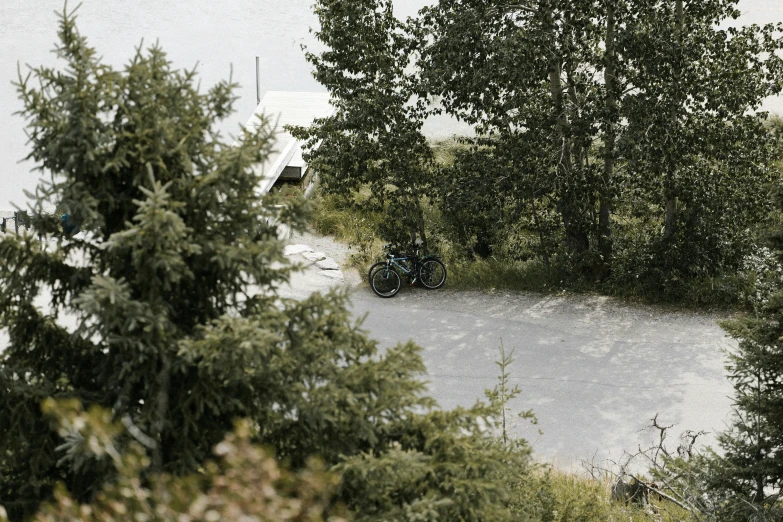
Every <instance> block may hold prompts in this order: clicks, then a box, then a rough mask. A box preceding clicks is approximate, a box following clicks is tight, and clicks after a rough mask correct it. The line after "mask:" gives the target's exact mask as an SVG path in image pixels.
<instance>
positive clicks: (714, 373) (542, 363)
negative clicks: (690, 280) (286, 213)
mask: <svg viewBox="0 0 783 522" xmlns="http://www.w3.org/2000/svg"><path fill="white" fill-rule="evenodd" d="M352 302H353V311H354V313H355V314H356V316H357V317H365V319H364V327H365V328H366V329H367V331H368V332H369V334H370V335H371V336H372V337H373V338H375V339H376V340H378V341H379V343H380V344H381V346H384V347H388V346H392V345H394V344H396V343H398V342H402V341H407V340H408V339H412V340H414V341H415V342H416V343H418V344H419V345H421V346H422V347H423V352H422V355H423V357H424V360H425V363H426V365H427V368H428V370H429V387H430V391H431V393H432V395H433V396H434V397H435V398H436V399H437V400H438V402H439V404H440V405H441V406H442V407H444V408H453V407H455V406H469V405H471V404H473V403H474V402H475V401H476V400H478V399H481V398H483V396H484V393H483V392H484V390H485V389H486V388H491V387H493V386H494V385H495V384H496V382H497V378H498V375H499V368H498V366H497V364H496V361H497V360H499V359H500V351H499V347H500V343H501V340H502V342H503V344H504V346H505V348H506V351H507V352H508V351H510V350H511V349H514V352H513V358H514V362H513V364H512V365H511V366H510V367H509V373H510V375H511V377H510V380H511V382H512V384H516V385H519V387H520V388H521V389H522V393H521V395H520V396H519V397H518V398H517V399H516V400H515V401H514V402H513V403H512V404H511V408H512V410H513V411H517V412H518V411H523V410H527V409H532V410H533V411H534V413H535V414H536V416H537V418H538V425H537V426H531V425H530V424H529V423H527V422H526V421H518V422H516V423H515V425H514V428H513V430H514V433H515V434H516V435H517V436H521V437H523V438H525V439H527V440H529V441H530V442H531V443H532V444H533V448H534V451H535V454H536V455H537V457H538V458H539V459H540V460H544V461H548V462H553V463H555V464H558V465H560V466H568V465H571V464H574V463H578V462H579V461H582V460H588V461H593V460H595V461H597V462H603V461H605V459H610V460H614V461H619V460H621V457H622V456H623V453H624V452H626V451H628V452H634V451H635V450H637V449H638V447H639V446H640V445H641V446H643V447H646V446H647V445H648V444H649V443H651V442H652V440H653V439H654V438H656V437H657V436H658V432H657V430H651V429H646V428H647V427H648V426H649V425H650V424H651V422H650V420H651V419H652V418H653V417H654V416H655V415H656V414H657V415H658V423H659V424H661V425H675V426H674V428H672V430H671V434H670V437H672V438H676V435H677V434H679V433H680V432H681V431H684V430H686V429H690V430H694V431H700V430H706V431H709V432H711V435H708V436H707V437H706V438H703V440H704V441H705V442H709V441H711V440H714V439H713V436H714V433H715V431H716V430H718V431H720V430H722V429H724V428H725V426H726V422H727V420H728V415H729V413H730V410H731V399H730V396H731V393H732V388H731V386H730V384H729V382H728V381H727V380H726V378H725V370H724V362H725V355H724V352H723V350H724V349H726V348H731V347H732V346H734V343H733V341H731V340H730V339H728V338H727V337H726V336H725V334H724V332H723V330H721V328H720V327H719V326H718V325H717V324H716V317H711V316H706V315H697V314H682V313H667V312H663V311H660V310H656V309H654V308H648V307H635V306H627V305H622V304H618V303H617V302H614V301H612V300H610V299H608V298H605V297H582V296H576V297H574V296H571V297H564V296H561V297H556V296H555V297H553V296H538V295H530V294H516V293H515V294H510V293H500V294H487V293H480V292H452V291H449V290H448V289H443V290H434V291H428V290H424V289H418V288H413V289H406V290H405V291H402V292H400V294H398V295H397V296H396V297H394V298H391V299H381V298H379V297H376V296H375V295H374V294H373V293H372V292H371V291H370V290H369V289H368V288H367V286H366V285H364V286H362V287H358V288H356V289H355V290H354V293H353V298H352ZM539 429H540V430H541V432H542V434H539Z"/></svg>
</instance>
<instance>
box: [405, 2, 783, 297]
mask: <svg viewBox="0 0 783 522" xmlns="http://www.w3.org/2000/svg"><path fill="white" fill-rule="evenodd" d="M735 4H736V2H734V1H729V2H726V1H722V0H721V1H718V0H715V1H707V2H683V1H682V0H675V1H672V2H654V1H647V0H584V1H582V0H579V1H577V2H574V1H568V2H561V1H558V0H540V1H532V2H526V3H521V4H520V3H517V4H508V2H501V1H485V0H442V1H440V2H438V3H437V4H436V5H434V6H432V7H429V8H426V9H424V10H423V11H422V13H421V16H420V17H419V18H418V19H417V20H415V21H413V22H412V28H413V29H412V31H413V34H416V35H417V40H418V42H420V46H419V52H420V54H421V59H420V62H419V63H420V69H421V71H420V77H421V81H422V83H423V86H424V88H425V89H426V90H428V92H430V93H434V94H437V95H439V96H441V97H442V100H443V101H442V103H443V106H444V107H445V110H446V111H447V112H449V113H450V114H452V115H454V116H456V117H458V118H460V119H463V120H464V121H467V122H469V123H472V124H474V125H475V126H476V128H477V131H478V134H479V137H478V138H477V139H476V140H475V143H476V145H477V146H476V147H474V148H473V149H472V150H470V151H469V152H465V153H463V156H464V158H463V159H462V161H461V163H462V164H461V166H460V167H459V168H454V169H451V170H450V171H447V173H446V176H445V178H444V179H445V181H444V184H443V185H444V186H445V187H457V189H458V190H456V191H455V190H454V189H446V190H445V191H444V192H445V194H446V196H447V197H444V198H443V201H442V202H441V203H440V204H441V205H442V206H443V208H444V215H445V216H446V217H447V218H450V219H451V220H452V221H454V222H455V223H456V224H457V225H458V226H456V227H454V226H452V228H453V229H454V231H455V233H456V234H455V240H456V241H458V242H461V243H463V244H465V243H466V242H467V243H470V242H471V239H470V238H471V237H476V238H478V237H480V238H481V239H482V240H483V241H487V242H488V243H489V244H488V245H481V246H480V248H479V249H478V250H479V252H480V253H483V254H484V255H489V254H490V253H492V252H494V251H497V250H499V249H500V247H501V243H502V240H503V238H505V237H507V234H504V233H503V232H502V230H503V229H504V228H506V227H508V226H509V225H510V224H512V223H515V222H518V221H520V220H521V219H523V216H525V217H526V218H527V220H528V221H529V222H532V223H533V225H532V226H531V230H534V231H535V232H537V233H538V234H539V235H540V236H541V242H540V248H539V252H538V253H537V255H538V256H540V257H541V258H542V260H543V261H545V262H546V263H547V264H548V263H549V261H550V257H551V256H553V254H555V253H557V254H558V255H557V256H555V257H556V260H557V261H558V263H559V264H561V265H563V266H564V267H565V268H567V269H568V270H576V271H578V272H580V273H582V274H583V275H584V276H586V277H588V278H594V277H595V278H597V279H599V280H605V279H606V278H607V276H609V275H610V273H612V272H614V271H615V269H619V270H618V271H619V274H618V276H619V278H620V280H619V281H617V282H618V283H619V284H620V285H625V286H628V285H631V286H634V285H645V286H646V287H648V288H651V289H652V288H656V287H657V288H667V287H670V286H671V287H673V289H674V290H675V291H674V293H676V292H677V291H678V287H679V286H681V285H680V281H683V280H693V279H695V278H700V277H711V276H714V275H716V274H718V273H720V272H722V271H731V270H734V269H736V268H737V267H738V266H739V264H740V262H741V259H742V257H743V256H744V255H746V254H747V253H748V252H749V250H750V247H751V244H752V242H751V239H752V238H751V236H750V234H749V232H748V231H749V229H750V228H751V227H752V225H754V224H756V223H758V222H759V221H760V220H761V219H763V217H764V216H765V215H766V214H767V212H768V211H769V207H768V206H767V205H766V201H767V200H766V197H765V193H766V187H767V185H768V184H769V182H770V181H771V180H772V179H773V177H774V173H773V171H772V170H771V168H770V167H771V164H772V160H773V159H774V157H775V154H776V152H775V150H774V147H773V144H772V143H771V141H770V134H769V133H768V132H766V131H765V130H764V128H763V127H764V125H763V123H764V119H763V118H764V115H763V114H754V115H751V114H752V112H753V111H755V110H757V109H758V107H759V105H760V103H761V100H763V99H764V98H765V97H766V96H769V95H772V94H776V93H778V92H780V89H781V86H783V82H781V78H782V77H783V76H782V75H781V73H783V68H782V67H781V65H782V64H783V62H781V57H780V55H779V51H780V49H781V46H783V39H781V38H780V27H779V26H778V27H775V26H772V25H770V26H766V27H763V28H760V27H756V26H752V27H745V28H738V29H737V28H729V29H725V30H724V29H719V25H720V24H721V23H722V22H724V21H726V20H730V19H733V18H736V16H737V11H736V9H735V7H734V6H735ZM463 49H470V52H462V50H463ZM470 156H473V157H474V158H475V159H473V160H471V159H469V157H470ZM482 168H483V170H482ZM481 181H483V183H482V182H481ZM459 189H462V190H463V193H460V192H459ZM452 198H453V200H454V201H455V202H456V204H453V203H452ZM452 204H453V205H454V206H453V207H452V206H451V205H452ZM551 211H555V212H556V214H557V216H558V220H557V222H556V226H555V227H552V226H551V220H550V219H541V217H542V216H546V215H547V214H549V213H550V212H551ZM450 213H451V214H453V215H450ZM536 213H537V214H538V215H536ZM624 219H631V220H633V221H634V222H635V223H636V225H635V227H633V229H632V231H633V232H634V235H633V236H630V237H629V236H627V235H625V234H626V233H627V231H628V228H627V227H623V226H620V224H619V223H618V222H619V221H621V220H624ZM473 241H476V239H473ZM477 246H478V245H477Z"/></svg>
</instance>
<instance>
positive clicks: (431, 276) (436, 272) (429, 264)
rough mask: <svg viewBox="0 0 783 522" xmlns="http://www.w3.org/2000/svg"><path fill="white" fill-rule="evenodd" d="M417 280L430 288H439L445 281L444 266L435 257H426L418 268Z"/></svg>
mask: <svg viewBox="0 0 783 522" xmlns="http://www.w3.org/2000/svg"><path fill="white" fill-rule="evenodd" d="M419 281H421V284H422V285H424V287H425V288H429V289H430V290H434V289H436V288H440V287H441V286H443V283H445V282H446V267H445V266H444V265H443V263H441V262H440V261H438V260H437V259H427V260H426V261H424V262H422V263H421V267H420V268H419Z"/></svg>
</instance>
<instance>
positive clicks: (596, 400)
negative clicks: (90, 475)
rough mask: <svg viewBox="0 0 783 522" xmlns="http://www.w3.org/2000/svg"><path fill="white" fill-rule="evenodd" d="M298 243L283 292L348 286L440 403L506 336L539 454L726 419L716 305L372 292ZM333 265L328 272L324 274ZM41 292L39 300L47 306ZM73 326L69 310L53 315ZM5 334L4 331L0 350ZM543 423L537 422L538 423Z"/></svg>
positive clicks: (458, 400) (584, 451)
mask: <svg viewBox="0 0 783 522" xmlns="http://www.w3.org/2000/svg"><path fill="white" fill-rule="evenodd" d="M297 241H298V242H299V243H302V242H304V241H306V242H307V243H308V244H310V245H312V247H313V249H314V250H315V251H316V252H319V253H321V252H323V253H324V254H325V255H326V256H328V257H329V258H330V259H334V260H336V261H337V262H338V263H339V262H341V261H343V260H344V258H345V256H346V255H347V247H344V246H342V245H339V244H336V243H334V242H333V241H332V240H330V239H329V238H322V237H318V236H311V235H309V236H305V237H298V238H297ZM303 256H304V254H303V253H300V254H295V255H291V256H289V259H291V261H292V262H295V263H299V264H301V265H303V266H305V267H306V268H305V269H304V270H303V271H302V272H301V273H299V274H296V275H295V276H294V278H293V280H292V282H291V285H290V286H287V287H286V288H283V289H281V293H282V294H283V295H286V296H290V297H297V298H301V297H305V296H307V295H309V294H310V293H311V292H312V291H326V290H328V289H329V288H332V287H342V288H347V289H350V291H351V293H352V298H351V302H352V310H353V313H354V315H355V316H356V317H357V318H363V320H364V322H363V327H364V328H365V329H366V330H367V332H368V333H369V335H370V336H371V337H372V338H374V339H376V340H377V341H378V343H379V345H380V346H381V347H382V348H387V347H390V346H393V345H395V344H397V343H399V342H405V341H408V340H413V341H415V342H416V343H417V344H419V345H420V346H421V347H422V349H423V350H422V357H423V358H424V361H425V363H426V366H427V368H428V372H429V375H428V377H427V379H428V382H429V389H430V393H431V395H432V396H433V397H434V398H435V399H436V400H437V401H438V403H439V404H440V406H441V407H443V408H453V407H455V406H470V405H472V404H474V403H475V402H476V401H477V400H480V399H483V397H484V390H485V389H487V388H492V387H493V386H494V385H495V384H496V383H497V378H498V375H499V368H498V367H497V365H496V361H497V360H498V359H499V358H500V352H499V347H500V343H501V340H502V342H503V344H504V345H505V347H506V350H507V352H508V351H510V350H512V349H513V350H514V352H513V357H514V362H513V364H512V365H511V366H510V367H509V368H508V371H509V373H510V380H511V383H512V384H517V385H519V387H520V388H521V389H522V393H521V395H520V396H519V397H518V398H517V399H515V400H514V401H513V402H512V403H511V404H510V407H511V410H512V411H513V412H519V411H524V410H528V409H532V410H533V411H534V413H535V414H536V416H537V418H538V425H536V426H533V425H531V424H530V423H528V422H527V421H523V420H518V421H516V422H515V421H512V422H511V423H510V431H511V433H512V434H513V435H516V436H518V437H523V438H525V439H527V440H528V441H530V442H531V443H532V445H533V448H534V453H535V455H536V456H537V458H538V459H539V460H542V461H547V462H551V463H554V464H556V465H558V466H559V467H564V468H568V467H569V466H572V465H575V464H576V465H578V463H579V461H582V460H587V461H594V462H597V463H606V460H607V459H609V460H611V461H615V462H617V461H620V460H621V459H622V457H623V453H624V452H626V451H627V452H634V451H635V450H636V449H637V448H638V447H639V446H640V445H641V446H647V445H648V444H649V443H650V442H651V441H652V440H653V439H654V438H655V437H656V436H657V432H656V431H654V430H650V429H646V427H648V426H649V425H650V419H651V418H653V417H654V416H655V415H656V414H657V415H658V420H659V424H662V425H674V428H672V430H671V432H672V433H671V435H670V440H673V439H676V435H677V434H678V433H680V432H681V431H684V430H694V431H701V430H705V431H708V432H710V435H708V436H707V437H704V438H702V440H703V441H704V442H707V443H709V442H710V441H713V440H714V434H715V432H716V431H721V430H723V429H724V428H725V426H726V423H727V421H728V419H729V415H730V412H731V398H730V397H731V395H732V388H731V386H730V384H729V382H728V381H727V379H726V377H725V370H724V364H725V360H726V358H725V354H724V350H725V349H731V348H732V347H733V346H735V343H734V342H733V341H732V340H731V339H729V338H727V337H726V335H725V333H724V332H723V330H721V328H720V327H719V326H718V325H717V323H716V320H717V319H718V317H714V316H708V315H701V314H692V313H672V312H666V311H661V310H660V309H656V308H651V307H643V306H628V305H625V304H622V303H617V302H616V301H613V300H611V299H608V298H605V297H584V296H569V297H566V296H540V295H533V294H521V293H513V294H512V293H481V292H455V291H451V290H449V289H448V280H447V282H446V287H445V288H443V289H439V290H425V289H421V288H403V290H402V291H401V292H400V293H399V294H398V295H397V296H396V297H394V298H391V299H382V298H379V297H376V296H375V295H374V294H373V293H372V291H371V290H370V289H369V287H368V286H367V285H366V284H365V283H363V282H362V281H361V279H362V276H361V275H360V274H357V273H356V272H353V271H350V270H345V271H339V270H336V271H335V270H324V269H320V268H318V267H317V266H316V264H315V263H314V262H312V261H309V260H307V259H305V258H304V257H303ZM327 276H328V277H327ZM45 303H46V299H45V296H43V297H41V298H39V299H38V302H37V304H38V305H39V306H41V307H42V308H45V307H46V306H45ZM60 322H63V323H64V326H67V327H69V328H73V327H74V326H75V319H74V318H72V317H62V316H61V317H60ZM6 343H7V336H6V334H5V332H2V331H0V351H2V348H3V347H4V346H5V344H6ZM539 430H540V431H541V432H542V433H541V434H540V433H539Z"/></svg>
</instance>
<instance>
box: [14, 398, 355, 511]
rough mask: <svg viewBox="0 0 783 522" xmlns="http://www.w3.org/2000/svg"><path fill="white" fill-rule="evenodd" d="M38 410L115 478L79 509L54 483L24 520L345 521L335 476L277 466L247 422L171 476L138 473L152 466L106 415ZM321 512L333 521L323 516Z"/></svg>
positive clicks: (75, 409)
mask: <svg viewBox="0 0 783 522" xmlns="http://www.w3.org/2000/svg"><path fill="white" fill-rule="evenodd" d="M45 409H46V411H47V412H49V413H50V414H51V415H52V416H54V417H56V420H57V425H58V431H60V433H61V434H63V435H64V436H66V437H69V438H71V439H74V440H79V441H81V442H82V443H83V444H84V445H85V446H87V447H88V448H86V450H85V451H82V452H81V453H82V454H89V455H91V456H92V457H93V458H105V459H106V460H107V461H108V463H109V465H110V466H111V467H113V468H115V469H116V477H115V479H114V480H113V481H111V482H108V483H105V484H104V485H103V486H102V487H101V489H100V492H99V493H98V494H97V496H96V498H95V499H94V501H93V502H92V503H91V504H89V505H82V504H80V503H79V502H78V501H77V499H74V498H73V497H72V496H71V495H70V494H69V493H68V491H66V490H65V488H63V487H62V486H59V487H58V488H57V489H56V491H55V495H54V497H55V498H54V500H53V501H52V502H50V503H47V504H46V505H44V506H43V507H42V508H41V510H40V511H39V512H38V513H37V514H36V515H35V516H34V517H33V518H32V519H31V520H34V521H36V522H55V521H70V520H84V521H104V522H105V521H120V520H150V521H160V522H164V521H182V520H188V521H193V522H196V521H210V520H240V519H249V518H251V517H252V519H253V520H258V521H269V522H272V521H274V522H277V521H292V522H294V521H297V522H305V521H307V522H318V521H323V520H329V521H332V522H340V521H344V520H345V519H344V518H342V517H340V516H338V515H337V512H339V511H341V509H340V507H339V506H336V505H331V498H332V495H333V490H334V487H335V485H336V483H337V477H335V476H334V475H332V474H328V473H326V472H325V471H324V470H323V466H322V465H320V464H319V463H318V462H317V461H312V462H309V463H308V465H307V467H306V468H305V469H303V470H302V471H301V472H300V473H297V474H293V473H291V472H288V471H286V470H284V469H281V468H280V467H279V465H278V463H277V462H276V461H275V460H274V459H273V458H272V457H270V456H269V455H268V454H267V453H266V452H264V451H263V450H261V449H260V448H259V447H258V446H256V445H254V444H252V432H253V430H252V427H251V425H250V423H248V422H246V421H245V422H239V423H237V426H236V428H235V430H234V432H233V433H231V434H229V435H227V436H226V437H225V438H224V439H223V440H222V441H221V442H219V443H218V444H217V445H216V446H215V448H214V455H213V456H214V458H215V460H209V461H207V462H206V463H205V464H204V466H203V468H202V469H201V470H200V472H199V473H198V474H190V475H185V476H175V475H170V474H161V473H156V474H145V472H146V471H148V470H149V468H150V465H151V463H150V460H149V458H148V457H147V456H146V454H145V452H144V448H143V447H142V446H141V445H140V444H138V443H133V444H130V445H128V446H126V447H125V448H124V449H123V448H122V446H123V445H122V444H121V443H120V442H119V440H118V438H119V437H120V435H121V434H122V433H123V432H124V431H125V430H124V428H123V427H122V425H120V424H119V423H112V422H111V415H110V414H109V413H108V412H106V411H105V410H102V409H100V408H96V407H93V408H91V409H90V410H89V411H88V412H85V411H83V410H82V409H81V408H80V406H79V405H78V403H76V402H75V401H73V400H69V401H61V402H59V403H58V402H55V401H53V400H49V401H47V403H46V407H45ZM121 451H122V453H120V452H121ZM327 508H330V510H331V511H332V512H333V513H334V515H333V516H329V517H324V516H323V514H324V512H325V511H326V510H327ZM0 520H2V515H1V514H0Z"/></svg>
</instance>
